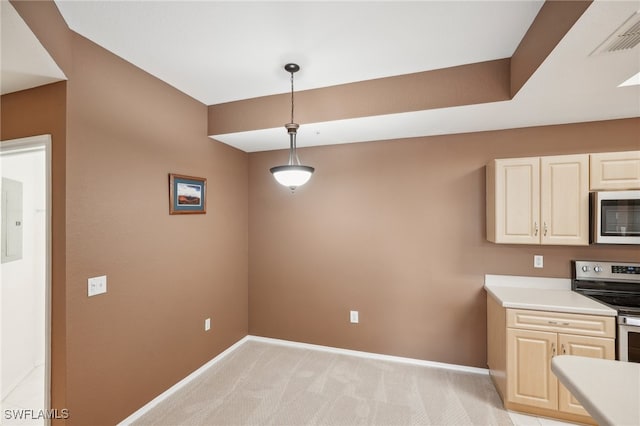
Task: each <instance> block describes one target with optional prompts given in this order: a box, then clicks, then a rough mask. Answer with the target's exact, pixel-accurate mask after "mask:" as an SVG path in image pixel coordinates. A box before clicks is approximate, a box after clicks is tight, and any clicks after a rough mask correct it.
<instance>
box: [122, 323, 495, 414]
mask: <svg viewBox="0 0 640 426" xmlns="http://www.w3.org/2000/svg"><path fill="white" fill-rule="evenodd" d="M249 341H254V342H263V343H271V344H274V345H283V346H290V347H295V348H300V349H309V350H315V351H323V352H330V353H335V354H342V355H350V356H356V357H360V358H369V359H377V360H381V361H391V362H399V363H404V364H411V365H419V366H423V367H435V368H444V369H447V370H456V371H462V372H466V373H475V374H484V375H488V374H489V370H487V369H486V368H477V367H468V366H465V365H457V364H447V363H444V362H436V361H425V360H422V359H415V358H405V357H400V356H393V355H383V354H377V353H373V352H362V351H354V350H351V349H342V348H334V347H331V346H322V345H314V344H311V343H301V342H293V341H290V340H281V339H273V338H271V337H260V336H252V335H247V336H245V337H243V338H242V339H240V340H238V341H237V342H236V343H234V344H233V345H231V346H229V347H228V348H227V349H225V350H224V351H223V352H221V353H220V354H219V355H218V356H216V357H215V358H213V359H212V360H210V361H208V362H207V363H206V364H204V365H203V366H202V367H200V368H198V369H197V370H195V371H194V372H193V373H191V374H189V375H188V376H187V377H185V378H184V379H182V380H180V381H179V382H178V383H176V384H175V385H173V386H171V387H170V388H169V389H167V390H166V391H164V392H162V393H161V394H160V395H158V396H157V397H155V398H154V399H152V400H151V401H149V402H148V403H147V404H145V405H144V406H143V407H142V408H140V409H139V410H138V411H136V412H134V413H133V414H131V415H130V416H129V417H127V418H126V419H124V420H122V421H121V422H120V423H118V426H127V425H129V424H131V423H133V422H134V421H136V420H138V419H139V418H140V417H142V416H143V415H144V414H146V413H147V412H148V411H150V410H151V409H152V408H153V407H155V406H156V405H158V404H159V403H161V402H162V401H164V400H165V399H167V398H168V397H169V396H171V395H172V394H174V393H175V392H176V391H178V390H179V389H180V388H182V387H183V386H185V385H186V384H187V383H189V382H191V381H192V380H193V379H195V378H196V377H198V376H199V375H200V374H202V373H204V372H205V371H206V370H207V369H208V368H209V367H211V366H213V365H214V364H216V363H217V362H218V361H220V360H221V359H223V358H224V357H226V356H227V355H229V354H230V353H231V352H233V351H235V350H236V349H238V348H239V347H240V346H242V345H243V344H244V343H245V342H249Z"/></svg>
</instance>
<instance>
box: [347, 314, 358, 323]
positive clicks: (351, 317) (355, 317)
mask: <svg viewBox="0 0 640 426" xmlns="http://www.w3.org/2000/svg"><path fill="white" fill-rule="evenodd" d="M349 321H351V324H357V323H358V322H359V318H358V311H350V312H349Z"/></svg>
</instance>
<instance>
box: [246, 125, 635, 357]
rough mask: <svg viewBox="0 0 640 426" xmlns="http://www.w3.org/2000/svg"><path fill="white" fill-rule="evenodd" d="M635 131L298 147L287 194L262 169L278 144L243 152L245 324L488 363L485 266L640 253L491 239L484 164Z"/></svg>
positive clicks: (553, 130) (551, 267)
mask: <svg viewBox="0 0 640 426" xmlns="http://www.w3.org/2000/svg"><path fill="white" fill-rule="evenodd" d="M638 135H640V119H628V120H618V121H606V122H595V123H585V124H572V125H563V126H549V127H537V128H525V129H516V130H503V131H493V132H483V133H472V134H461V135H449V136H436V137H426V138H416V139H408V140H397V141H385V142H375V143H362V144H350V145H338V146H329V147H315V148H307V149H302V150H300V157H301V159H302V161H303V163H305V164H310V165H313V166H314V167H316V172H315V174H314V176H313V177H312V180H311V181H310V182H309V183H308V184H307V185H305V186H304V187H302V188H300V189H299V190H298V191H296V193H295V194H294V195H292V194H291V193H290V192H289V190H288V189H286V188H284V187H281V186H279V185H277V184H275V182H274V181H273V178H272V177H271V176H270V173H269V168H270V167H272V166H273V165H276V164H280V163H282V161H284V160H285V157H286V154H285V153H284V152H283V151H275V152H273V151H272V152H261V153H252V154H250V156H249V205H250V212H249V235H250V244H249V252H250V256H249V332H250V334H254V335H260V336H268V337H275V338H281V339H288V340H294V341H302V342H311V343H316V344H322V345H328V346H336V347H342V348H349V349H356V350H364V351H370V352H376V353H383V354H391V355H398V356H406V357H412V358H419V359H426V360H432V361H442V362H447V363H453V364H462V365H469V366H475V367H485V365H486V343H485V341H486V312H485V292H484V291H483V289H482V287H483V284H484V274H507V275H528V276H547V277H567V278H568V277H569V276H570V266H569V262H570V260H571V259H576V258H588V259H618V260H635V261H638V260H640V258H639V256H638V251H637V248H635V247H632V248H630V247H612V246H610V247H596V246H589V247H552V246H529V245H527V246H517V245H496V244H492V243H489V242H487V241H486V239H485V169H484V166H485V164H486V163H487V162H488V161H490V160H491V159H493V158H500V157H518V156H540V155H555V154H569V153H579V152H583V153H585V152H597V151H618V150H632V149H640V138H639V136H638ZM534 254H542V255H544V256H545V258H544V265H545V267H544V269H542V270H539V269H533V255H534ZM351 309H353V310H358V311H360V324H357V325H352V324H350V323H349V310H351Z"/></svg>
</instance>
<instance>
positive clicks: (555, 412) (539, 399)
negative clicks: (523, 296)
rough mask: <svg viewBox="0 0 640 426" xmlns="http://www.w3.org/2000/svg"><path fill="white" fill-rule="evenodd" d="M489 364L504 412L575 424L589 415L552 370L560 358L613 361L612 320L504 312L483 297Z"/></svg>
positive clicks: (613, 331)
mask: <svg viewBox="0 0 640 426" xmlns="http://www.w3.org/2000/svg"><path fill="white" fill-rule="evenodd" d="M487 326H488V329H487V336H488V345H487V346H488V351H487V361H488V366H489V371H490V373H491V377H492V379H493V380H494V383H495V385H496V388H497V389H498V392H499V393H500V396H501V397H502V400H503V402H504V405H505V407H506V408H508V409H512V410H516V411H522V412H527V413H531V414H536V415H543V416H550V417H556V418H560V419H564V420H570V421H577V422H592V420H591V418H590V417H589V415H588V413H587V412H586V411H585V410H584V408H582V406H581V405H580V404H579V403H578V401H576V399H575V398H574V397H573V396H572V395H571V393H570V392H569V391H568V390H567V389H566V388H565V387H564V386H563V385H562V384H560V383H559V382H558V380H557V378H556V376H555V375H554V374H553V373H552V372H551V359H552V358H553V357H554V356H556V355H558V354H572V355H580V356H588V357H595V358H606V359H614V358H615V318H614V317H605V316H595V315H582V314H568V313H558V312H546V311H531V310H522V309H505V308H503V307H502V306H500V305H499V304H498V303H497V302H496V301H495V300H494V299H493V298H492V297H489V298H487Z"/></svg>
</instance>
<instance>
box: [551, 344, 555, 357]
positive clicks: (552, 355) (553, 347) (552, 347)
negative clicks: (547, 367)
mask: <svg viewBox="0 0 640 426" xmlns="http://www.w3.org/2000/svg"><path fill="white" fill-rule="evenodd" d="M554 356H556V344H555V343H552V344H551V358H553V357H554Z"/></svg>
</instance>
